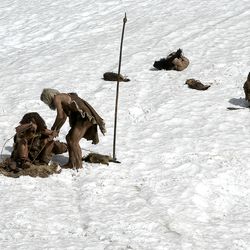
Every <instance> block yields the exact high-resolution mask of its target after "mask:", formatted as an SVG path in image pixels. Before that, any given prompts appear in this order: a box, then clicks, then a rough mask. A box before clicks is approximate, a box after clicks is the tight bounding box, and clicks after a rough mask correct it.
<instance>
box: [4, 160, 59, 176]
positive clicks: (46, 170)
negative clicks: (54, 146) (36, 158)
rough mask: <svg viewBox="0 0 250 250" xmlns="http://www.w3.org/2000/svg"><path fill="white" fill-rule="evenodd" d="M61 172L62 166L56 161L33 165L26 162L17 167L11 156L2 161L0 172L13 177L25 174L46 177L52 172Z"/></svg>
mask: <svg viewBox="0 0 250 250" xmlns="http://www.w3.org/2000/svg"><path fill="white" fill-rule="evenodd" d="M60 172H61V168H60V167H59V166H58V165H57V164H55V163H53V164H51V165H33V164H30V163H29V164H26V163H25V164H24V165H23V167H22V168H17V167H16V166H15V165H14V163H13V161H11V159H9V158H7V159H5V160H4V161H3V162H1V163H0V174H2V175H5V176H7V177H13V178H18V177H20V176H25V175H26V176H31V177H41V178H45V177H49V176H50V175H52V174H59V173H60Z"/></svg>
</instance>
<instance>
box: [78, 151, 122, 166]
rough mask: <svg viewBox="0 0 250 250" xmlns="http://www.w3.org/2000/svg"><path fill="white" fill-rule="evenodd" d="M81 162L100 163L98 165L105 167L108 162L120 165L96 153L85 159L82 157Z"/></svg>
mask: <svg viewBox="0 0 250 250" xmlns="http://www.w3.org/2000/svg"><path fill="white" fill-rule="evenodd" d="M82 160H83V161H85V162H89V163H100V164H105V165H109V162H115V163H120V162H119V161H116V160H114V159H113V158H112V157H111V156H109V155H102V154H97V153H90V154H88V155H87V156H86V157H84V158H83V159H82Z"/></svg>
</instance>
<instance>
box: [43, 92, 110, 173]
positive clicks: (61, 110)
mask: <svg viewBox="0 0 250 250" xmlns="http://www.w3.org/2000/svg"><path fill="white" fill-rule="evenodd" d="M40 99H41V101H43V102H44V103H45V104H47V105H48V106H49V107H50V109H52V110H56V111H57V115H56V119H55V121H54V124H53V126H52V127H51V130H55V131H56V132H57V133H59V131H60V129H61V127H62V126H63V124H64V123H65V122H66V119H67V118H69V125H70V130H69V132H68V134H67V135H66V141H67V145H68V152H69V160H68V163H67V164H66V165H64V166H63V167H65V168H82V151H81V147H80V145H79V142H80V140H81V139H82V138H85V139H87V140H91V141H92V143H93V144H97V143H98V142H99V137H98V131H97V126H98V127H99V129H100V130H101V132H102V134H103V135H104V134H105V132H106V129H105V123H104V120H103V119H102V118H101V117H100V116H99V115H98V114H97V112H96V111H95V110H94V108H93V107H92V106H91V105H90V104H89V103H87V102H86V101H85V100H83V99H82V98H80V97H79V96H78V95H77V94H76V93H60V92H59V91H58V90H56V89H49V88H46V89H44V90H43V91H42V94H41V97H40Z"/></svg>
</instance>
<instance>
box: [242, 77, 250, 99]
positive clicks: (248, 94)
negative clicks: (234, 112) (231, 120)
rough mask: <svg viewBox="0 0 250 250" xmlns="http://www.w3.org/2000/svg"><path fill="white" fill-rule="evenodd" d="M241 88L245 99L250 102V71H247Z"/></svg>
mask: <svg viewBox="0 0 250 250" xmlns="http://www.w3.org/2000/svg"><path fill="white" fill-rule="evenodd" d="M243 89H244V92H245V99H246V100H247V101H248V102H250V72H249V73H248V76H247V81H246V82H245V83H244V86H243Z"/></svg>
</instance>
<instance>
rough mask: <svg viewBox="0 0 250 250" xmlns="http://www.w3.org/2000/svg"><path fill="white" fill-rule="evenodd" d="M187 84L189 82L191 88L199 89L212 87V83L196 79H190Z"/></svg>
mask: <svg viewBox="0 0 250 250" xmlns="http://www.w3.org/2000/svg"><path fill="white" fill-rule="evenodd" d="M185 84H187V85H188V87H189V88H191V89H197V90H207V89H208V88H209V87H210V85H204V84H202V83H201V82H200V81H198V80H195V79H188V80H187V81H186V83H185Z"/></svg>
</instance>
